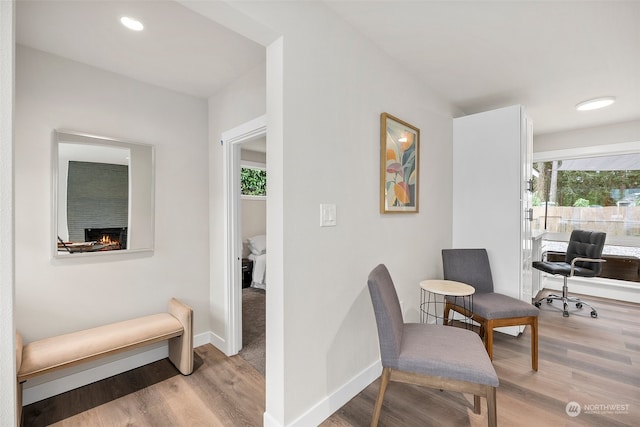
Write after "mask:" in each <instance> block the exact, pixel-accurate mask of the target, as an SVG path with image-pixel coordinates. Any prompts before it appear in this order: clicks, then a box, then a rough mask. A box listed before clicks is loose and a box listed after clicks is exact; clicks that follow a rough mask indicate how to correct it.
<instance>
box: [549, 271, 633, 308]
mask: <svg viewBox="0 0 640 427" xmlns="http://www.w3.org/2000/svg"><path fill="white" fill-rule="evenodd" d="M541 276H542V277H541V280H540V281H541V283H540V288H541V289H544V288H546V289H549V290H554V291H560V292H562V285H563V278H562V277H560V276H551V275H546V274H541ZM567 287H568V288H569V295H571V294H573V293H575V294H581V295H590V296H595V297H600V298H608V299H616V300H619V301H629V302H635V303H640V283H635V282H626V281H624V280H613V279H606V278H602V277H594V278H582V277H572V278H570V279H569V280H568V282H567Z"/></svg>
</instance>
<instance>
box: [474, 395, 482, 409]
mask: <svg viewBox="0 0 640 427" xmlns="http://www.w3.org/2000/svg"><path fill="white" fill-rule="evenodd" d="M473 413H474V414H480V413H482V409H481V407H480V396H478V395H477V394H474V395H473Z"/></svg>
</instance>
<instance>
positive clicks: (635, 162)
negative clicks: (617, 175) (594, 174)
mask: <svg viewBox="0 0 640 427" xmlns="http://www.w3.org/2000/svg"><path fill="white" fill-rule="evenodd" d="M558 170H561V171H625V170H640V153H639V154H619V155H615V156H602V157H588V158H584V159H567V160H562V161H561V162H560V166H559V167H558Z"/></svg>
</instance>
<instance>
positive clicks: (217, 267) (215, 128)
mask: <svg viewBox="0 0 640 427" xmlns="http://www.w3.org/2000/svg"><path fill="white" fill-rule="evenodd" d="M265 99H266V64H265V63H262V64H260V65H259V66H258V67H256V68H255V69H253V70H251V71H249V72H248V73H246V74H245V75H243V76H238V79H237V80H236V81H235V82H233V83H232V84H230V85H229V86H228V87H226V88H225V89H224V90H222V91H220V92H219V93H217V94H215V95H214V96H212V97H211V98H210V99H209V140H210V142H209V161H210V164H211V168H210V169H209V181H210V199H209V200H210V207H209V208H210V216H211V218H210V221H211V237H210V239H211V248H210V251H211V252H210V260H209V262H210V268H211V270H210V283H211V289H210V294H209V302H210V320H211V324H210V327H211V332H212V333H213V334H214V336H215V337H216V339H214V342H217V343H221V342H223V341H226V339H227V337H226V332H225V328H226V315H227V310H228V308H227V307H226V284H225V282H224V262H225V261H224V256H225V245H224V239H225V237H224V231H225V224H224V203H223V182H224V177H223V170H224V150H223V147H222V146H221V145H220V136H221V135H222V132H224V131H227V130H229V129H232V128H234V127H236V126H238V125H241V124H243V123H245V122H248V121H249V120H252V119H255V118H256V117H259V116H262V115H264V114H265V111H266V103H265V102H266V101H265Z"/></svg>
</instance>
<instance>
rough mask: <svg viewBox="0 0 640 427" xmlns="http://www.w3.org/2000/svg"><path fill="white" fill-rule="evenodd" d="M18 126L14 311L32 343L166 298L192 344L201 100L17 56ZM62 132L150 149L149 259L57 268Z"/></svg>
mask: <svg viewBox="0 0 640 427" xmlns="http://www.w3.org/2000/svg"><path fill="white" fill-rule="evenodd" d="M15 119H16V120H15V160H14V165H15V194H16V196H15V216H16V222H15V228H16V234H15V259H16V266H15V268H16V301H15V311H16V327H17V328H18V329H19V330H20V331H21V332H22V334H23V335H24V337H25V341H27V342H28V341H32V340H35V339H39V338H43V337H48V336H53V335H57V334H61V333H64V332H69V331H74V330H79V329H83V328H87V327H92V326H96V325H101V324H105V323H110V322H114V321H118V320H124V319H127V318H131V317H136V316H141V315H145V314H150V313H155V312H161V311H165V310H166V306H167V303H168V301H169V299H170V298H171V297H176V298H179V299H181V300H183V301H184V302H185V303H187V304H189V305H191V306H192V307H193V308H194V311H195V313H194V316H195V320H194V328H195V333H196V334H198V333H201V332H205V331H208V329H209V328H208V316H207V312H208V308H207V307H208V303H207V301H208V298H207V295H208V276H209V267H208V259H209V250H208V242H207V239H206V237H205V236H207V234H208V230H209V226H208V219H209V218H208V180H207V174H208V164H207V151H208V138H207V119H208V118H207V102H206V100H203V99H197V98H193V97H190V96H185V95H181V94H177V93H175V92H171V91H168V90H165V89H161V88H158V87H155V86H150V85H147V84H143V83H140V82H138V81H134V80H131V79H128V78H124V77H121V76H118V75H115V74H112V73H109V72H105V71H101V70H98V69H95V68H92V67H89V66H86V65H83V64H80V63H77V62H73V61H69V60H66V59H63V58H61V57H57V56H54V55H50V54H47V53H43V52H40V51H37V50H33V49H30V48H26V47H20V46H19V47H18V49H17V64H16V116H15ZM57 128H63V129H68V130H76V131H80V132H86V133H90V134H95V135H102V136H108V137H113V138H119V139H124V140H128V141H133V142H140V143H147V144H153V145H154V146H155V148H156V187H155V188H156V197H155V203H156V208H155V226H156V234H155V252H154V253H153V254H139V255H133V254H129V255H127V254H116V255H113V256H106V257H99V256H98V257H87V258H84V259H81V260H78V259H66V260H52V259H51V243H50V241H49V239H50V236H51V234H52V233H51V227H52V224H51V222H52V215H51V209H52V200H51V189H52V159H51V150H52V136H53V135H52V133H53V130H54V129H57ZM28 384H29V383H27V385H28Z"/></svg>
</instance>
